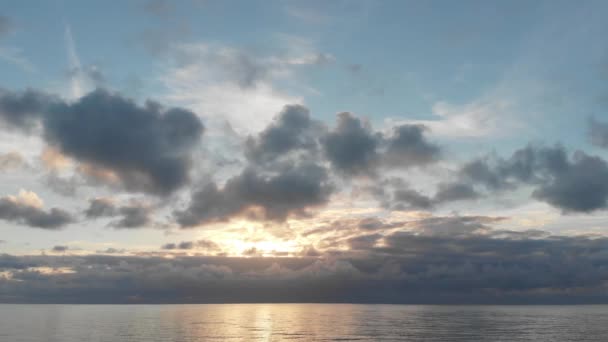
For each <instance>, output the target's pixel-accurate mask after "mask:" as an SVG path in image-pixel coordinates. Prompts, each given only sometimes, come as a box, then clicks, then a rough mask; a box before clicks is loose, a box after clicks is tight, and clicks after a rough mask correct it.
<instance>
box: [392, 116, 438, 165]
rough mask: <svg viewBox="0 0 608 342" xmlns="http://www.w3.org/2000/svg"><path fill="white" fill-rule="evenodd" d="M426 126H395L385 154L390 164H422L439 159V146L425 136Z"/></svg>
mask: <svg viewBox="0 0 608 342" xmlns="http://www.w3.org/2000/svg"><path fill="white" fill-rule="evenodd" d="M425 130H426V127H425V126H422V125H400V126H397V127H395V128H394V132H393V136H392V137H390V138H388V141H387V144H388V148H387V150H386V152H385V155H384V160H385V162H386V163H387V164H388V165H390V166H401V167H410V166H421V165H427V164H430V163H432V162H435V161H437V160H438V159H439V156H440V148H439V146H437V145H435V144H433V143H431V142H429V141H428V140H427V139H426V137H425V136H424V131H425Z"/></svg>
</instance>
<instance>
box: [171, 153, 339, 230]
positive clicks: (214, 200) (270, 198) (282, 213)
mask: <svg viewBox="0 0 608 342" xmlns="http://www.w3.org/2000/svg"><path fill="white" fill-rule="evenodd" d="M332 191H333V186H332V185H331V184H330V183H329V180H328V175H327V172H326V170H325V169H324V168H322V167H320V166H318V165H315V164H308V163H306V164H298V165H291V166H287V167H285V168H284V169H282V170H280V171H279V172H278V173H275V174H271V175H264V174H261V173H259V172H258V171H256V170H254V169H251V168H249V169H245V170H244V171H243V172H242V173H241V174H240V175H238V176H236V177H233V178H231V179H229V180H228V181H227V182H226V184H225V185H224V187H223V188H221V189H220V188H218V186H217V185H216V184H215V183H209V184H207V185H206V186H204V187H202V188H201V189H200V190H198V191H196V192H195V193H194V194H193V195H192V199H191V202H190V205H189V207H188V208H187V209H185V210H178V211H175V212H174V215H175V217H176V219H177V221H178V222H179V224H180V225H181V226H182V227H189V226H195V225H197V224H204V223H208V222H217V221H225V220H228V219H229V218H230V217H232V216H235V215H239V214H244V213H245V212H246V211H248V210H249V209H253V212H249V213H248V214H249V215H250V216H249V217H250V218H252V219H270V220H283V219H285V218H286V217H287V216H289V215H303V214H305V212H306V209H307V208H309V207H313V206H318V205H321V204H324V203H326V202H327V201H328V199H329V195H330V194H331V193H332ZM255 209H261V210H262V212H255Z"/></svg>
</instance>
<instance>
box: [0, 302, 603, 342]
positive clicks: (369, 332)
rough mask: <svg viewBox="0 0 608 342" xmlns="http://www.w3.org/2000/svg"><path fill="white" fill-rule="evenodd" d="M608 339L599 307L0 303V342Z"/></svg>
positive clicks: (539, 340)
mask: <svg viewBox="0 0 608 342" xmlns="http://www.w3.org/2000/svg"><path fill="white" fill-rule="evenodd" d="M607 340H608V306H606V305H589V306H585V305H582V306H426V305H356V304H352V305H351V304H209V305H13V304H0V341H2V342H19V341H27V342H38V341H45V342H47V341H48V342H75V341H78V342H81V341H104V342H112V341H129V342H144V341H145V342H154V341H180V342H182V341H183V342H189V341H427V342H428V341H537V342H541V341H579V342H581V341H607Z"/></svg>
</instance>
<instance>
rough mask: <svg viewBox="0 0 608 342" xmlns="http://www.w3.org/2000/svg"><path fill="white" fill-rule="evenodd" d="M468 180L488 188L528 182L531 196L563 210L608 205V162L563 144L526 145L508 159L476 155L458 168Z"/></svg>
mask: <svg viewBox="0 0 608 342" xmlns="http://www.w3.org/2000/svg"><path fill="white" fill-rule="evenodd" d="M461 173H462V175H463V177H464V178H465V179H466V180H467V181H468V182H470V183H471V184H480V185H483V186H484V187H485V188H486V189H488V190H489V191H491V192H494V191H503V190H507V189H513V188H516V187H518V186H521V185H531V186H533V188H534V190H533V192H532V197H533V198H536V199H538V200H540V201H544V202H546V203H548V204H550V205H552V206H554V207H556V208H559V209H561V210H562V211H564V212H591V211H595V210H601V209H606V207H607V206H608V164H607V163H606V161H605V160H603V159H602V158H600V157H597V156H591V155H588V154H586V153H585V152H582V151H576V152H574V153H573V154H572V155H571V156H569V155H568V153H567V151H566V150H565V149H564V148H563V147H562V146H559V145H557V146H554V147H544V146H534V145H528V146H527V147H525V148H522V149H519V150H517V151H515V152H514V153H513V155H512V156H511V157H510V158H508V159H503V158H494V159H488V158H484V159H478V160H474V161H472V162H469V163H467V164H466V165H464V167H463V168H462V170H461Z"/></svg>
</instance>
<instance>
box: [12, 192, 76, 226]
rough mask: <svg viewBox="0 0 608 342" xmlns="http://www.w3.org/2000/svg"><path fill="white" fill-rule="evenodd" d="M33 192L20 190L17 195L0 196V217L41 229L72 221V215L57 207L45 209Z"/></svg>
mask: <svg viewBox="0 0 608 342" xmlns="http://www.w3.org/2000/svg"><path fill="white" fill-rule="evenodd" d="M42 206H43V203H42V201H41V200H40V198H39V197H38V196H37V195H36V194H35V193H33V192H28V191H23V190H22V191H21V192H20V193H19V195H18V196H7V197H1V198H0V219H3V220H6V221H11V222H15V223H18V224H23V225H26V226H30V227H35V228H42V229H50V230H54V229H60V228H61V227H63V226H65V225H67V224H69V223H72V222H73V221H74V219H73V218H72V216H71V215H70V214H69V213H68V212H66V211H64V210H62V209H58V208H51V209H50V210H48V211H45V210H44V209H43V208H42Z"/></svg>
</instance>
